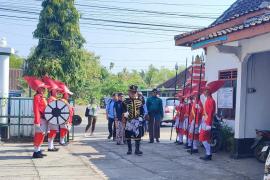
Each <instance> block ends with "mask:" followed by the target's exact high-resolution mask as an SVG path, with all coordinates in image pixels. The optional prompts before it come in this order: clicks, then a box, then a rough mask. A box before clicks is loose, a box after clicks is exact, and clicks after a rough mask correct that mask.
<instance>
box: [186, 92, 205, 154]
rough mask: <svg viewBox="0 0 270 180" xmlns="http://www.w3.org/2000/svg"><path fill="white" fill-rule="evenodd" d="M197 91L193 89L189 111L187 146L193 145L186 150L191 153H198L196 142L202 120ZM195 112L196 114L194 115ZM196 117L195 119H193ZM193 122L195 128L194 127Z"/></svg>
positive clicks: (201, 106)
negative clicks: (192, 99)
mask: <svg viewBox="0 0 270 180" xmlns="http://www.w3.org/2000/svg"><path fill="white" fill-rule="evenodd" d="M197 94H198V92H196V91H193V93H192V96H193V98H194V101H193V103H192V108H191V113H190V121H191V123H190V128H189V134H188V140H189V141H188V146H189V147H191V146H192V142H193V147H191V149H189V150H188V152H191V151H192V153H198V142H199V126H200V123H201V120H202V116H203V104H202V102H201V100H200V99H198V98H197ZM196 113H197V115H196ZM195 117H196V120H195ZM194 123H195V128H194Z"/></svg>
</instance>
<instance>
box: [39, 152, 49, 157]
mask: <svg viewBox="0 0 270 180" xmlns="http://www.w3.org/2000/svg"><path fill="white" fill-rule="evenodd" d="M38 153H39V154H41V156H43V157H45V156H47V154H43V152H42V151H39V152H38Z"/></svg>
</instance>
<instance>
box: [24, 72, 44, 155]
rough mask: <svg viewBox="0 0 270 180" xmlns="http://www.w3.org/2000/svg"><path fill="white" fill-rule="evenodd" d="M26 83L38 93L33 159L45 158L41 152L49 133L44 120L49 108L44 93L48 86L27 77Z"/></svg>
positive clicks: (35, 99)
mask: <svg viewBox="0 0 270 180" xmlns="http://www.w3.org/2000/svg"><path fill="white" fill-rule="evenodd" d="M24 79H25V81H26V82H27V83H28V85H29V87H30V88H32V89H33V90H35V91H36V94H35V96H34V100H33V112H34V131H35V134H34V153H33V158H43V156H46V155H45V154H42V152H41V145H42V144H43V141H44V137H45V134H46V133H47V128H48V124H47V121H46V120H45V118H44V111H45V108H46V106H47V101H46V98H45V97H44V92H45V89H46V88H47V86H46V85H45V83H44V82H42V81H40V80H39V79H38V78H37V77H33V76H25V77H24Z"/></svg>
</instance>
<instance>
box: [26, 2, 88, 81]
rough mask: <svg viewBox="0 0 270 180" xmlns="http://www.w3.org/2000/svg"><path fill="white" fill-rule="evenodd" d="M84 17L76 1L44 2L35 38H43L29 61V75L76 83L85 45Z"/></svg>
mask: <svg viewBox="0 0 270 180" xmlns="http://www.w3.org/2000/svg"><path fill="white" fill-rule="evenodd" d="M79 18H80V15H79V13H78V11H77V9H76V8H75V6H74V0H44V1H43V2H42V10H41V13H40V17H39V23H38V25H37V28H36V30H35V31H34V33H33V35H34V38H37V39H39V41H38V45H37V47H36V48H35V49H34V52H33V53H32V54H31V55H30V57H29V58H28V59H27V70H26V73H27V74H29V75H37V76H43V75H45V74H48V75H50V76H53V77H55V78H60V79H61V80H63V81H65V82H67V83H69V84H76V82H75V81H77V79H78V78H75V77H74V75H77V74H78V72H77V71H78V70H79V69H80V65H81V64H80V61H81V58H82V57H84V51H83V50H82V47H83V44H84V42H85V40H84V38H83V37H82V35H81V33H80V27H79Z"/></svg>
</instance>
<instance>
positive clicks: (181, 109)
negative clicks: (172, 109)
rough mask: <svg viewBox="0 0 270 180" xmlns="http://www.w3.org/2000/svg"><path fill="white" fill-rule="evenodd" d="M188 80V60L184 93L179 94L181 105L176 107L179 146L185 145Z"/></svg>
mask: <svg viewBox="0 0 270 180" xmlns="http://www.w3.org/2000/svg"><path fill="white" fill-rule="evenodd" d="M186 80H187V59H186V69H185V80H184V85H183V89H182V91H180V92H179V93H178V99H179V102H180V103H179V105H178V106H177V107H176V112H177V113H176V118H175V121H176V123H175V128H176V133H177V137H176V142H177V143H178V144H179V145H182V144H183V135H184V129H183V125H184V120H185V114H186V107H185V103H184V102H185V101H184V100H185V98H184V97H185V89H186Z"/></svg>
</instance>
